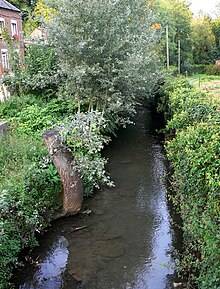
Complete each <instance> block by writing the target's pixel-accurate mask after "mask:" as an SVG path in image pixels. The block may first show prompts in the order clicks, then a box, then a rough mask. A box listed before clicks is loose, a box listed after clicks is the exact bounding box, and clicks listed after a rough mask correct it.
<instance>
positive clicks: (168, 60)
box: [166, 25, 170, 69]
mask: <svg viewBox="0 0 220 289" xmlns="http://www.w3.org/2000/svg"><path fill="white" fill-rule="evenodd" d="M166 47H167V68H168V69H169V67H170V56H169V30H168V25H166Z"/></svg>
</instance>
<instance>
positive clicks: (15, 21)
mask: <svg viewBox="0 0 220 289" xmlns="http://www.w3.org/2000/svg"><path fill="white" fill-rule="evenodd" d="M4 30H7V31H8V34H9V37H10V38H11V40H12V41H15V42H16V44H15V45H14V49H15V50H16V51H17V52H18V57H19V54H20V55H24V42H23V39H22V19H21V11H20V10H19V9H18V8H17V7H15V6H14V5H12V4H10V3H9V2H8V1H5V0H0V52H1V53H0V75H2V72H3V71H10V59H9V53H8V47H7V43H6V42H5V41H4V39H3V35H2V32H3V31H4Z"/></svg>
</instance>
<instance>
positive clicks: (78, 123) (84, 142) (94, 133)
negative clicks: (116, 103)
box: [59, 111, 113, 196]
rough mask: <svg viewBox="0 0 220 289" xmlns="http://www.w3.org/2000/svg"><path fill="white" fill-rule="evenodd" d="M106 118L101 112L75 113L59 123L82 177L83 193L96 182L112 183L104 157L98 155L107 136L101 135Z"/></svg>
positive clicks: (63, 138) (89, 192)
mask: <svg viewBox="0 0 220 289" xmlns="http://www.w3.org/2000/svg"><path fill="white" fill-rule="evenodd" d="M106 126H107V122H106V120H105V119H104V117H103V116H102V113H101V112H98V111H92V112H87V113H77V114H76V115H74V116H73V117H71V118H68V119H67V120H66V122H64V123H63V124H62V125H61V126H60V129H59V130H60V133H61V135H62V141H63V142H64V143H65V144H66V145H67V146H68V148H70V149H71V151H72V153H73V156H74V158H75V160H76V163H77V168H78V169H79V171H80V173H81V175H82V177H83V181H84V194H85V195H87V196H88V195H91V194H92V192H93V189H94V187H95V188H99V186H100V184H107V185H109V186H112V185H113V183H112V182H111V181H110V178H109V176H108V175H107V174H106V171H105V164H106V163H107V160H106V159H105V158H103V157H102V156H101V151H102V149H103V148H104V145H105V144H107V143H108V142H109V138H107V137H105V136H103V135H102V133H101V130H103V129H105V127H106Z"/></svg>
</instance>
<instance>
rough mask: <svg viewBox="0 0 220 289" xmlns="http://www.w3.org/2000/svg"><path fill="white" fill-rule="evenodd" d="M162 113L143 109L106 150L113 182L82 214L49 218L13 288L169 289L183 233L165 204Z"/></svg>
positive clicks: (88, 203) (17, 275) (89, 200)
mask: <svg viewBox="0 0 220 289" xmlns="http://www.w3.org/2000/svg"><path fill="white" fill-rule="evenodd" d="M157 127H158V118H157V117H155V115H153V114H152V113H151V112H150V111H149V110H147V109H141V110H140V111H139V112H138V113H137V116H136V119H135V125H129V126H128V127H127V128H126V129H120V131H119V132H118V137H117V138H114V139H113V141H112V142H111V144H110V145H109V146H108V147H107V148H106V149H105V151H104V154H105V156H106V157H107V158H108V159H109V164H108V167H107V169H108V171H109V172H110V174H111V177H112V179H113V181H114V183H115V187H114V188H110V189H108V188H105V189H102V190H101V191H98V192H96V193H95V195H94V196H93V197H92V198H89V199H87V200H86V201H85V202H84V205H83V209H82V212H81V213H80V214H79V215H78V216H74V217H69V218H64V219H60V220H57V221H54V222H52V224H51V227H50V228H49V230H48V232H47V233H45V234H44V236H43V237H42V238H41V239H40V240H39V244H40V246H39V247H37V248H36V249H34V251H33V252H32V254H31V256H28V257H27V258H29V259H30V260H29V262H28V263H27V265H26V267H25V268H24V269H23V270H21V271H19V272H17V273H16V276H15V279H16V281H15V282H16V288H19V289H33V288H44V289H45V288H48V289H59V288H64V289H79V288H81V289H171V288H173V282H174V269H173V268H174V264H173V263H172V259H171V255H174V254H175V248H174V245H175V243H176V240H177V239H178V236H176V234H175V231H174V229H173V227H172V225H171V223H172V222H171V216H170V209H169V206H168V202H167V184H166V175H167V160H166V157H165V153H164V151H163V145H162V143H161V139H160V138H159V136H158V135H157V134H156V132H155V128H157Z"/></svg>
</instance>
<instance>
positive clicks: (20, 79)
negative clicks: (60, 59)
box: [3, 43, 62, 99]
mask: <svg viewBox="0 0 220 289" xmlns="http://www.w3.org/2000/svg"><path fill="white" fill-rule="evenodd" d="M11 50H12V49H11ZM12 52H13V50H12V51H10V54H12ZM17 59H18V56H17V55H15V56H14V57H13V55H12V56H11V59H10V63H11V65H12V67H13V77H11V75H8V74H6V75H4V79H3V81H4V83H5V84H6V86H9V87H10V90H11V91H13V92H14V93H15V94H18V95H23V94H34V95H36V96H38V97H39V95H40V96H41V97H44V98H46V99H50V98H51V97H54V96H55V95H56V92H57V90H58V87H59V85H60V83H61V82H62V76H61V74H60V73H59V70H58V68H57V57H56V55H55V51H54V48H53V47H52V46H50V45H48V44H45V43H35V44H32V45H30V46H29V47H27V48H26V55H25V63H22V61H20V62H17Z"/></svg>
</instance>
